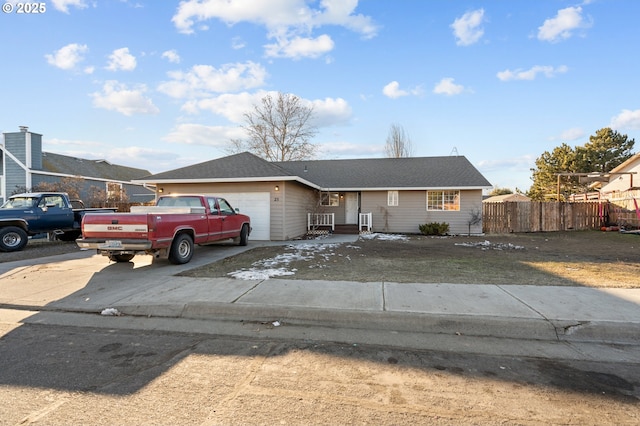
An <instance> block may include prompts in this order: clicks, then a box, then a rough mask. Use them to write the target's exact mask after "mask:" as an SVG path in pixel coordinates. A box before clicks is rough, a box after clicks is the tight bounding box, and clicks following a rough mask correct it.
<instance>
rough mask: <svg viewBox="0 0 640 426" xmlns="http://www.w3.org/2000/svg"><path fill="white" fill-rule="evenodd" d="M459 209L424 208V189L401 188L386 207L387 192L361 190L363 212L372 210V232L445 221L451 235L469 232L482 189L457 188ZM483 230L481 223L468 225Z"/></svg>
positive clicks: (408, 229) (415, 229)
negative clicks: (395, 197)
mask: <svg viewBox="0 0 640 426" xmlns="http://www.w3.org/2000/svg"><path fill="white" fill-rule="evenodd" d="M460 196H461V198H460V211H427V191H400V192H399V200H398V205H397V206H387V191H371V192H368V191H367V192H362V204H361V210H360V211H361V212H362V213H369V212H371V213H372V220H373V231H374V232H398V233H419V232H420V230H419V228H418V226H419V225H422V224H424V223H429V222H446V223H448V224H449V232H450V233H451V234H466V233H467V232H469V225H468V223H469V220H470V217H471V212H472V211H473V210H477V211H480V212H481V211H482V190H477V191H460ZM481 232H482V223H479V224H478V225H475V226H472V227H471V233H472V234H479V233H481Z"/></svg>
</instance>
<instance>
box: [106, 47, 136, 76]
mask: <svg viewBox="0 0 640 426" xmlns="http://www.w3.org/2000/svg"><path fill="white" fill-rule="evenodd" d="M107 69H108V70H109V71H133V70H134V69H136V57H135V56H133V55H132V54H130V53H129V48H128V47H123V48H121V49H116V50H114V51H113V52H112V53H111V55H109V64H108V65H107Z"/></svg>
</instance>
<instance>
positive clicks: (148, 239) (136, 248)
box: [76, 195, 251, 264]
mask: <svg viewBox="0 0 640 426" xmlns="http://www.w3.org/2000/svg"><path fill="white" fill-rule="evenodd" d="M250 232H251V221H250V219H249V216H246V215H243V214H240V213H238V212H237V211H235V210H234V209H233V208H232V207H231V205H230V204H229V203H228V202H227V201H226V200H225V199H224V198H219V197H214V196H209V195H167V196H162V197H160V198H158V200H157V201H156V205H155V206H134V207H131V213H102V214H86V215H85V216H84V218H83V219H82V237H81V238H79V239H77V240H76V243H77V244H78V246H79V247H80V248H86V249H95V250H97V251H98V253H100V254H102V255H104V256H108V257H109V259H110V260H112V261H115V262H128V261H130V260H131V259H133V257H134V256H135V255H136V254H137V253H146V254H151V255H153V256H154V257H156V258H168V259H169V261H170V262H171V263H174V264H183V263H187V262H189V261H190V260H191V257H192V256H193V249H194V244H207V243H212V242H215V241H222V240H227V239H230V238H233V239H234V241H236V242H237V243H238V244H239V245H241V246H244V245H247V241H248V240H249V234H250Z"/></svg>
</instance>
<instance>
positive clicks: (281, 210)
mask: <svg viewBox="0 0 640 426" xmlns="http://www.w3.org/2000/svg"><path fill="white" fill-rule="evenodd" d="M136 182H138V183H144V184H147V185H155V186H156V188H157V191H158V193H164V194H171V193H190V192H191V193H203V194H216V195H220V196H223V197H225V198H226V199H227V200H228V201H229V202H230V203H231V204H232V206H233V207H235V208H239V210H240V211H241V212H242V213H245V214H248V215H249V216H250V217H251V225H252V228H253V231H252V233H251V238H252V239H255V240H274V241H283V240H288V239H292V238H296V237H300V236H303V235H305V234H306V233H307V232H308V231H309V228H310V224H309V219H310V218H312V220H311V222H312V223H314V222H315V223H318V221H319V220H320V221H322V223H323V224H325V225H329V226H332V227H333V226H340V225H351V226H352V229H355V231H354V232H358V229H359V228H361V229H365V226H366V225H371V228H372V229H370V230H372V231H373V232H390V233H418V232H419V229H418V226H419V225H421V224H424V223H430V222H446V223H448V224H449V229H450V233H452V234H462V233H464V234H466V233H468V232H469V223H470V222H471V221H472V217H473V216H474V215H475V216H477V214H478V213H479V212H481V210H482V190H483V189H490V188H491V184H490V183H489V182H488V181H487V180H486V179H485V178H484V177H483V176H482V174H480V172H478V170H477V169H476V168H475V167H474V166H473V165H472V164H471V163H470V162H469V161H468V160H467V159H466V158H465V157H463V156H449V157H421V158H380V159H361V160H314V161H285V162H269V161H265V160H263V159H261V158H259V157H257V156H255V155H253V154H250V153H248V152H244V153H241V154H235V155H231V156H228V157H224V158H219V159H216V160H211V161H207V162H204V163H200V164H195V165H193V166H188V167H183V168H180V169H175V170H171V171H167V172H163V173H159V174H156V175H152V176H148V177H145V178H142V179H138V180H137V181H136ZM327 216H330V218H331V219H330V220H329V222H327V221H326V218H327ZM318 218H319V219H318ZM366 229H369V228H366ZM471 232H472V233H481V232H482V223H478V224H475V225H472V226H471Z"/></svg>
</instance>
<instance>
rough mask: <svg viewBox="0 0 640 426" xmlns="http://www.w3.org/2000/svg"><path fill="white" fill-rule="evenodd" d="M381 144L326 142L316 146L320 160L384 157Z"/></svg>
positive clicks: (383, 149)
mask: <svg viewBox="0 0 640 426" xmlns="http://www.w3.org/2000/svg"><path fill="white" fill-rule="evenodd" d="M384 153H385V148H384V145H383V144H379V145H376V144H370V143H367V144H357V143H353V142H347V141H339V142H327V143H321V144H319V145H318V156H319V157H320V158H327V159H338V158H346V159H353V158H372V157H379V156H382V155H384Z"/></svg>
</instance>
